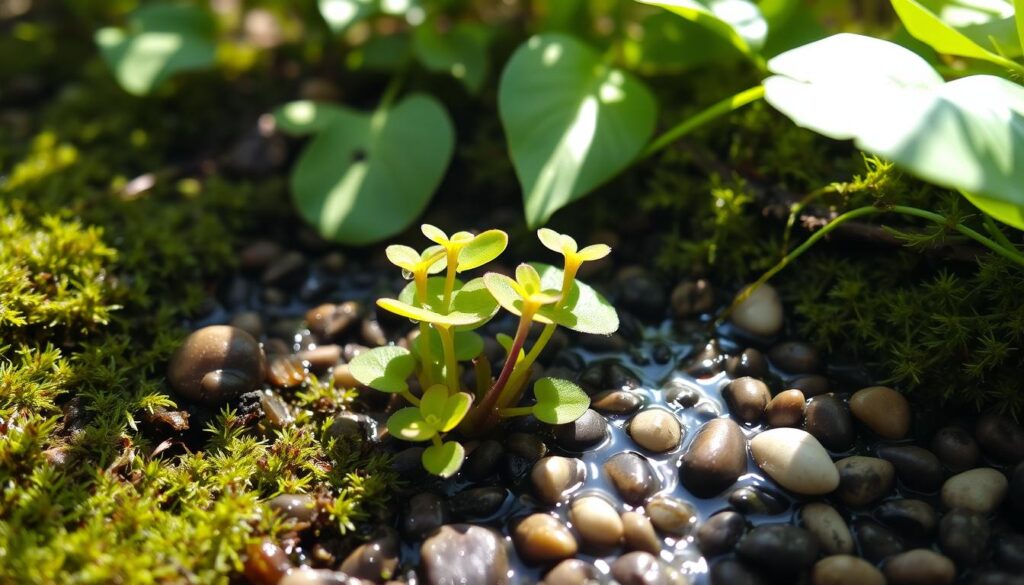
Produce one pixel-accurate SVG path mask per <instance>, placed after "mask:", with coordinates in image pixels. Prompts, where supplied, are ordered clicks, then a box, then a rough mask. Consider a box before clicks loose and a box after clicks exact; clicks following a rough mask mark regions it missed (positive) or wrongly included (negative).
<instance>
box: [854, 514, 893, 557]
mask: <svg viewBox="0 0 1024 585" xmlns="http://www.w3.org/2000/svg"><path fill="white" fill-rule="evenodd" d="M853 536H854V539H855V540H856V541H857V544H858V545H859V547H860V554H861V556H862V557H864V558H865V559H867V560H869V561H871V562H872V563H879V562H882V561H883V560H885V559H887V558H889V557H891V556H893V555H898V554H900V553H901V552H903V551H904V550H905V547H904V545H903V541H902V540H901V539H900V538H899V537H898V536H896V535H895V534H893V533H892V532H891V531H890V530H889V529H888V528H885V527H884V526H882V525H881V524H879V523H877V522H875V521H873V520H867V519H860V520H856V521H855V522H854V523H853Z"/></svg>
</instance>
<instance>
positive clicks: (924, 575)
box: [882, 548, 956, 585]
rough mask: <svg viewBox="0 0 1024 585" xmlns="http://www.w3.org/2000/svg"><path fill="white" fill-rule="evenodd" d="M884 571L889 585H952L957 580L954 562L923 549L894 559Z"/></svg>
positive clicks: (887, 563)
mask: <svg viewBox="0 0 1024 585" xmlns="http://www.w3.org/2000/svg"><path fill="white" fill-rule="evenodd" d="M882 570H883V572H884V573H885V578H886V579H887V580H888V582H889V585H950V584H951V583H953V580H954V579H955V578H956V567H955V566H954V565H953V561H951V560H949V559H947V558H946V557H944V556H942V555H940V554H938V553H935V552H932V551H930V550H928V549H923V548H918V549H914V550H908V551H907V552H905V553H900V554H898V555H896V556H894V557H892V558H891V559H889V560H888V561H887V562H886V563H885V567H884V568H883V569H882Z"/></svg>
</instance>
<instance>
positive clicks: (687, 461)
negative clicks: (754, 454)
mask: <svg viewBox="0 0 1024 585" xmlns="http://www.w3.org/2000/svg"><path fill="white" fill-rule="evenodd" d="M746 471H747V440H746V437H744V436H743V431H742V430H740V427H739V425H737V424H736V423H735V422H733V421H732V420H730V419H727V418H715V419H712V420H710V421H708V422H706V423H704V424H703V425H702V426H701V427H700V429H698V430H697V434H696V436H694V438H693V440H692V441H690V445H689V447H687V449H686V453H685V454H683V458H682V465H681V466H680V468H679V476H680V479H681V481H682V483H683V486H684V487H686V489H688V490H690V492H691V493H693V494H694V495H695V496H697V497H699V498H710V497H712V496H714V495H717V494H719V493H721V492H722V491H723V490H724V489H726V488H728V487H729V486H731V485H732V484H734V483H736V480H737V479H739V477H740V475H743V474H744V473H745V472H746Z"/></svg>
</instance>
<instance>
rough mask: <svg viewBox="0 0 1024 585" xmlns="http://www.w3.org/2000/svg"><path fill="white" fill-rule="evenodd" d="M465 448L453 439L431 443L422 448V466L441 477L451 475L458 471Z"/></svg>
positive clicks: (464, 455)
mask: <svg viewBox="0 0 1024 585" xmlns="http://www.w3.org/2000/svg"><path fill="white" fill-rule="evenodd" d="M465 458H466V450H465V449H464V448H463V447H462V445H460V444H459V443H456V442H454V441H452V442H448V443H441V444H440V445H431V446H429V447H427V448H426V449H424V450H423V456H422V461H423V467H424V468H425V469H426V470H427V471H429V472H430V473H433V474H434V475H438V476H441V477H451V476H453V475H455V474H456V473H458V472H459V468H461V467H462V460H463V459H465Z"/></svg>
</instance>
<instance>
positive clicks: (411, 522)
mask: <svg viewBox="0 0 1024 585" xmlns="http://www.w3.org/2000/svg"><path fill="white" fill-rule="evenodd" d="M447 521H448V507H447V506H446V505H445V503H444V501H443V500H442V499H441V498H439V497H438V496H436V495H434V494H432V493H430V492H423V493H419V494H416V495H414V496H412V497H411V498H409V509H408V511H407V512H406V513H405V517H404V518H403V520H402V533H403V534H405V535H406V536H407V537H409V538H413V539H421V538H423V537H424V536H426V535H428V534H430V533H431V532H433V531H435V530H437V529H438V528H440V527H441V526H442V525H444V524H445V523H446V522H447Z"/></svg>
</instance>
